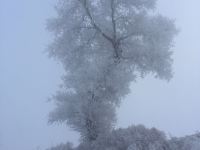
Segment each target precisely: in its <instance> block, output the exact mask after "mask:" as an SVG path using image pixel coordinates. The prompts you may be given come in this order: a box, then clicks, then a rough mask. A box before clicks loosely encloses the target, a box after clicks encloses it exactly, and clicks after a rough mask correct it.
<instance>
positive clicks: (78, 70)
mask: <svg viewBox="0 0 200 150" xmlns="http://www.w3.org/2000/svg"><path fill="white" fill-rule="evenodd" d="M155 7H156V1H155V0H59V2H58V4H57V5H56V11H57V14H58V15H57V17H56V18H53V19H50V20H49V23H48V29H49V30H50V31H51V32H53V33H54V35H55V36H54V37H55V39H54V41H53V43H52V44H51V45H50V46H49V53H50V56H52V57H54V58H55V59H57V60H58V61H60V62H62V64H63V67H64V69H65V71H66V73H65V75H64V76H63V84H62V88H61V89H60V90H59V91H58V92H57V93H56V94H55V95H54V96H53V97H52V99H53V100H54V102H55V104H56V108H55V110H54V111H52V112H51V113H50V118H49V121H50V122H51V123H53V122H61V123H66V124H67V125H69V126H70V127H71V128H72V129H74V130H75V131H77V132H79V133H80V136H81V137H80V145H78V146H77V147H73V146H72V144H70V143H67V144H61V145H58V146H57V147H54V148H51V149H50V150H173V149H174V150H176V149H179V150H185V149H184V148H185V147H191V148H186V149H187V150H190V149H191V150H193V149H195V146H196V145H197V146H198V144H195V143H198V140H199V138H198V135H197V136H196V135H194V136H190V137H185V138H180V139H176V138H172V139H170V140H169V139H167V138H166V137H165V134H164V133H163V132H161V131H159V130H157V129H154V128H152V129H146V128H145V127H144V126H132V127H129V128H127V129H115V123H116V113H115V111H116V109H117V107H118V106H119V105H120V103H121V101H122V100H123V98H124V96H126V95H127V94H128V93H129V92H130V89H129V86H130V83H132V82H133V81H137V77H138V76H142V77H145V75H147V74H152V75H154V76H155V77H156V78H159V79H164V80H170V79H171V77H172V71H171V65H172V58H171V55H172V51H171V48H172V46H173V44H174V43H173V40H174V36H175V35H176V33H177V29H176V27H175V25H174V21H173V20H171V19H168V18H166V17H163V16H161V15H159V14H157V13H155ZM195 140H196V142H195ZM192 146H193V147H194V148H192ZM195 150H196V149H195Z"/></svg>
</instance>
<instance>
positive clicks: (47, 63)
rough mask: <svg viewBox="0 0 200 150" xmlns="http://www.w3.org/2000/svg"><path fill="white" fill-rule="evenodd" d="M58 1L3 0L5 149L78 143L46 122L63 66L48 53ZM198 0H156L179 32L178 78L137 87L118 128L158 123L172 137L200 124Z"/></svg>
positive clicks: (1, 135) (0, 66)
mask: <svg viewBox="0 0 200 150" xmlns="http://www.w3.org/2000/svg"><path fill="white" fill-rule="evenodd" d="M55 2H56V1H55V0H53V1H52V0H42V1H40V0H29V1H27V0H17V1H13V0H0V72H1V74H0V120H1V122H0V149H2V150H13V149H15V150H27V149H29V150H36V148H37V147H38V148H39V147H40V148H41V149H43V148H46V147H49V146H52V145H56V144H57V143H60V142H65V141H67V140H69V141H77V139H78V136H77V134H76V133H74V132H71V131H70V130H69V129H68V128H66V127H64V126H61V125H53V126H49V125H48V124H47V120H48V117H47V116H48V113H49V112H50V110H52V108H53V107H52V104H51V103H47V98H48V97H50V96H51V94H54V92H55V91H56V90H57V89H58V85H59V83H60V82H61V81H60V76H61V75H62V67H61V66H60V65H59V64H56V62H54V61H53V60H51V59H49V58H48V57H47V54H46V53H44V50H45V48H46V46H47V44H48V43H49V41H50V34H49V33H48V32H47V31H46V30H45V22H46V19H47V18H49V17H51V16H53V15H54V10H53V5H54V4H55ZM199 6H200V2H199V0H190V1H189V0H175V1H172V0H171V1H169V0H159V2H158V10H159V12H160V13H161V14H164V15H165V16H168V17H170V18H174V19H176V24H177V26H178V28H179V29H180V30H181V32H180V33H179V35H178V37H177V38H176V43H175V45H176V46H175V47H174V56H173V57H174V65H173V68H174V69H173V70H174V73H175V74H174V78H173V79H172V80H171V81H170V82H169V83H167V82H165V81H160V80H156V79H153V78H152V77H147V78H145V79H143V80H139V81H138V82H137V83H134V84H133V85H132V93H131V94H130V95H128V96H127V98H126V100H124V101H123V103H122V106H121V108H120V109H119V111H118V116H119V119H118V126H119V127H127V126H129V125H131V124H144V125H146V126H147V127H152V126H155V127H157V128H159V129H161V130H163V131H165V132H166V133H167V134H168V135H173V136H183V135H187V134H192V133H194V132H196V131H197V130H200V119H199V114H200V92H199V89H200V67H199V66H200V44H199V40H200V20H199V18H200V9H199Z"/></svg>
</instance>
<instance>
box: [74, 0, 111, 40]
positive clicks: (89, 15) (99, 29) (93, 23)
mask: <svg viewBox="0 0 200 150" xmlns="http://www.w3.org/2000/svg"><path fill="white" fill-rule="evenodd" d="M78 1H79V2H81V3H82V4H83V7H84V9H85V11H86V13H87V15H88V17H89V18H90V20H91V23H92V25H93V26H94V28H95V29H96V30H97V31H98V32H100V33H101V35H102V36H103V37H104V38H105V39H107V40H108V41H109V42H111V43H113V39H112V38H111V37H109V36H108V35H106V34H105V33H104V32H103V31H102V29H101V28H100V27H99V26H98V25H97V24H96V23H95V21H94V18H93V17H92V14H91V13H90V10H89V8H88V4H87V0H83V1H81V0H78Z"/></svg>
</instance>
